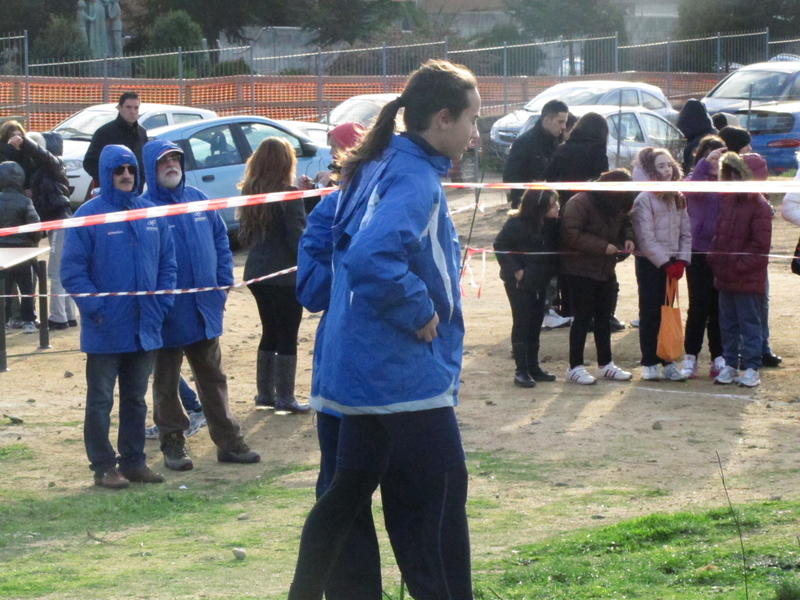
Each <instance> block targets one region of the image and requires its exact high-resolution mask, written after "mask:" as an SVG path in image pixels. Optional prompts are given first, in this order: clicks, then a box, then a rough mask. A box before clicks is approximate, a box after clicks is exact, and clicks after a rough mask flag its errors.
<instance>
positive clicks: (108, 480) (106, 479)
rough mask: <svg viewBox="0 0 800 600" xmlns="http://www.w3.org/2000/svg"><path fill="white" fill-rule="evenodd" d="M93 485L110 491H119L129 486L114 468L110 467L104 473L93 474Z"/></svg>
mask: <svg viewBox="0 0 800 600" xmlns="http://www.w3.org/2000/svg"><path fill="white" fill-rule="evenodd" d="M94 484H95V485H97V486H100V487H104V488H108V489H111V490H121V489H124V488H126V487H128V486H129V485H130V482H129V481H128V480H127V479H125V478H124V477H123V476H122V473H120V472H119V471H118V470H117V468H116V467H111V468H110V469H108V470H106V471H97V472H95V474H94Z"/></svg>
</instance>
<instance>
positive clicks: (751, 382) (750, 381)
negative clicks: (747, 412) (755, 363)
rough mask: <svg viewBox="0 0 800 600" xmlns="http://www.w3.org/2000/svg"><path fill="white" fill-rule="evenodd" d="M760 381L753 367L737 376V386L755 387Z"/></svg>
mask: <svg viewBox="0 0 800 600" xmlns="http://www.w3.org/2000/svg"><path fill="white" fill-rule="evenodd" d="M759 383H761V377H759V376H758V371H756V370H755V369H747V370H746V371H745V372H744V375H742V376H741V377H740V378H739V387H756V386H757V385H758V384H759Z"/></svg>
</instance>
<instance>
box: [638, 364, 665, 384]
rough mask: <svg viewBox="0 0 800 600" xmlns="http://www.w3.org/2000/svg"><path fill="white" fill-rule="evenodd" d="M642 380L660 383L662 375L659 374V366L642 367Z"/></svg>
mask: <svg viewBox="0 0 800 600" xmlns="http://www.w3.org/2000/svg"><path fill="white" fill-rule="evenodd" d="M642 379H643V380H644V381H660V380H661V373H659V372H658V365H650V366H649V367H642Z"/></svg>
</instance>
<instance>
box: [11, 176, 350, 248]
mask: <svg viewBox="0 0 800 600" xmlns="http://www.w3.org/2000/svg"><path fill="white" fill-rule="evenodd" d="M336 189H337V188H335V187H329V188H321V189H313V190H295V191H292V192H273V193H271V194H254V195H252V196H234V197H233V198H221V199H219V200H197V201H196V202H185V203H183V204H166V205H162V206H153V207H151V208H137V209H135V210H122V211H118V212H112V213H105V214H102V215H91V216H88V217H73V218H71V219H60V220H57V221H45V222H44V223H30V224H29V225H20V226H18V227H5V228H3V229H0V237H3V236H7V235H13V234H15V233H33V232H35V231H50V230H53V229H68V228H70V227H86V226H88V225H102V224H104V223H121V222H123V221H138V220H140V219H152V218H154V217H170V216H173V215H183V214H186V213H196V212H205V211H208V210H220V209H222V208H234V207H238V206H251V205H254V204H265V203H267V202H283V201H286V200H296V199H298V198H313V197H314V196H326V195H328V194H330V193H331V192H333V191H335V190H336Z"/></svg>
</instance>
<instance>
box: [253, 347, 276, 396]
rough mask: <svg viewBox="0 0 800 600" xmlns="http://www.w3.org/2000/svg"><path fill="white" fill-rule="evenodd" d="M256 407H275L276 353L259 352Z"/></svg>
mask: <svg viewBox="0 0 800 600" xmlns="http://www.w3.org/2000/svg"><path fill="white" fill-rule="evenodd" d="M256 389H257V390H258V395H257V396H256V397H255V401H256V406H269V407H272V406H275V353H274V352H268V351H266V350H259V351H258V358H257V359H256Z"/></svg>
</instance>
